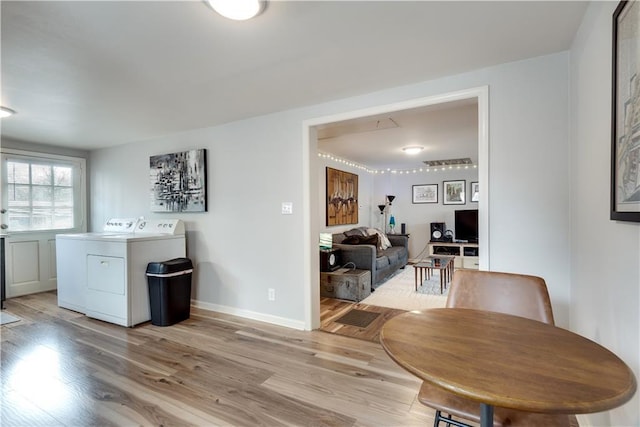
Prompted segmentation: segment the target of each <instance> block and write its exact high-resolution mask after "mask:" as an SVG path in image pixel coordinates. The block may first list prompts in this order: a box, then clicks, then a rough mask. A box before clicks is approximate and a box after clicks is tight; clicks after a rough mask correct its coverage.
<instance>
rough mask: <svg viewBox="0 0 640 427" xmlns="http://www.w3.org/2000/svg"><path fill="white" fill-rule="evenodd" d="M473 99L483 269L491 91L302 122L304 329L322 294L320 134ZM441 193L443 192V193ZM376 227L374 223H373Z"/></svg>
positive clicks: (315, 320) (312, 323)
mask: <svg viewBox="0 0 640 427" xmlns="http://www.w3.org/2000/svg"><path fill="white" fill-rule="evenodd" d="M469 99H473V100H475V101H476V102H477V119H478V123H477V125H478V126H477V132H478V138H477V141H478V162H477V163H478V164H477V168H478V185H479V186H480V188H482V191H481V192H480V194H479V201H478V211H479V223H478V228H479V235H480V239H479V246H480V247H479V252H480V269H483V270H488V269H489V221H488V219H489V203H488V201H489V190H490V189H489V186H488V184H489V139H488V135H489V119H488V116H489V91H488V87H487V86H483V87H478V88H472V89H467V90H462V91H457V92H451V93H446V94H441V95H434V96H429V97H425V98H418V99H411V100H407V101H403V102H398V103H394V104H386V105H380V106H376V107H371V108H366V109H360V110H355V111H350V112H345V113H340V114H336V115H332V116H326V117H319V118H315V119H311V120H307V121H305V122H303V170H304V173H303V179H304V180H305V182H303V192H304V194H303V202H304V203H303V204H304V206H303V211H304V215H303V223H304V224H303V225H304V230H305V233H304V252H305V256H304V266H303V271H304V275H305V278H306V279H307V280H305V284H304V298H305V329H309V330H312V329H317V328H318V327H319V326H320V292H319V286H320V285H319V276H320V269H319V257H318V239H319V233H320V231H321V230H322V229H324V227H323V226H322V221H324V218H323V217H322V215H321V210H322V209H321V206H322V203H323V200H324V199H325V195H324V194H320V192H321V191H320V183H321V179H323V178H322V177H321V176H320V175H321V174H320V173H319V165H320V163H319V157H318V131H319V129H322V128H323V127H326V125H328V124H332V123H337V122H343V123H346V122H348V121H357V120H361V119H363V118H367V117H375V116H378V115H384V114H388V113H397V112H403V111H406V110H412V109H419V108H422V107H429V106H437V105H439V104H445V103H451V102H456V101H463V100H469ZM441 191H442V190H441ZM371 225H373V224H371Z"/></svg>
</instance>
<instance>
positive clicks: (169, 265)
mask: <svg viewBox="0 0 640 427" xmlns="http://www.w3.org/2000/svg"><path fill="white" fill-rule="evenodd" d="M191 269H193V264H192V263H191V260H190V259H189V258H174V259H170V260H168V261H162V262H150V263H149V264H148V265H147V273H151V274H168V273H176V272H179V271H183V270H191Z"/></svg>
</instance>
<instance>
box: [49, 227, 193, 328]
mask: <svg viewBox="0 0 640 427" xmlns="http://www.w3.org/2000/svg"><path fill="white" fill-rule="evenodd" d="M56 252H57V255H58V260H57V267H58V305H59V306H60V307H65V308H70V309H72V310H76V311H79V312H81V313H84V314H86V315H87V316H89V317H93V318H95V319H100V320H104V321H106V322H111V323H115V324H117V325H122V326H134V325H137V324H139V323H142V322H146V321H148V320H150V319H151V313H150V310H149V291H148V286H147V278H146V268H147V264H148V263H150V262H159V261H166V260H169V259H172V258H180V257H185V256H186V242H185V232H184V224H183V222H182V221H181V220H146V221H145V220H140V221H139V222H138V223H137V224H136V225H135V229H134V231H133V232H128V233H117V232H113V231H109V232H105V233H81V234H64V235H58V236H57V237H56Z"/></svg>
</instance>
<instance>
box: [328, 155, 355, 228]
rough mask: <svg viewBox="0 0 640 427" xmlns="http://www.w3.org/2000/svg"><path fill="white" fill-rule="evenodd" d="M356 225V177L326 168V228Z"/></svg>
mask: <svg viewBox="0 0 640 427" xmlns="http://www.w3.org/2000/svg"><path fill="white" fill-rule="evenodd" d="M357 223H358V175H356V174H353V173H349V172H344V171H341V170H338V169H333V168H329V167H327V226H329V225H343V224H357Z"/></svg>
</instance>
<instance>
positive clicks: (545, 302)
mask: <svg viewBox="0 0 640 427" xmlns="http://www.w3.org/2000/svg"><path fill="white" fill-rule="evenodd" d="M447 307H451V308H473V309H477V310H486V311H496V312H499V313H505V314H512V315H514V316H520V317H527V318H529V319H533V320H538V321H540V322H544V323H549V324H551V325H553V324H554V322H553V311H552V308H551V300H550V299H549V292H548V291H547V284H546V283H545V281H544V279H542V278H540V277H536V276H528V275H524V274H513V273H498V272H493V271H478V270H456V272H455V273H454V274H453V280H452V281H451V287H450V289H449V296H448V297H447Z"/></svg>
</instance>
